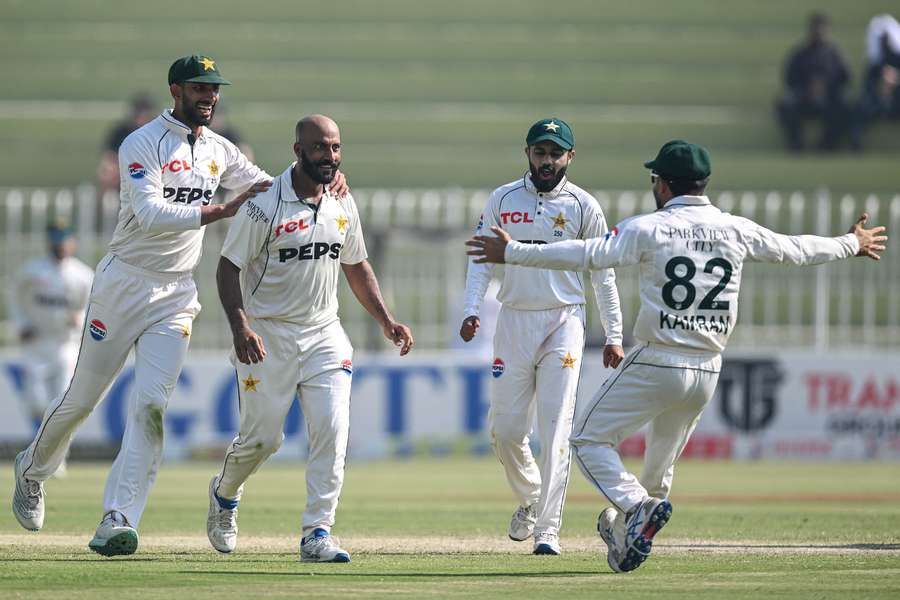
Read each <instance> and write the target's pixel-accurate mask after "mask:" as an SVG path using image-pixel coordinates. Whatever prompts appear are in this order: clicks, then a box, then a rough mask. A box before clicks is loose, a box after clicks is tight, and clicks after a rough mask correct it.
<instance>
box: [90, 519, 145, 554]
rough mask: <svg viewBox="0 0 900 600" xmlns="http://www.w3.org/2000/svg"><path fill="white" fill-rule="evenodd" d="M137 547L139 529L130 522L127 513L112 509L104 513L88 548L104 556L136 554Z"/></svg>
mask: <svg viewBox="0 0 900 600" xmlns="http://www.w3.org/2000/svg"><path fill="white" fill-rule="evenodd" d="M137 547H138V534H137V531H136V530H135V528H134V527H132V526H131V525H129V524H128V519H126V518H125V515H123V514H122V513H120V512H119V511H117V510H111V511H109V512H108V513H106V514H105V515H103V520H102V521H100V525H99V526H98V527H97V532H96V533H95V534H94V539H92V540H91V541H90V542H88V548H90V549H91V550H93V551H94V552H96V553H97V554H102V555H103V556H124V555H128V554H134V553H135V551H136V550H137Z"/></svg>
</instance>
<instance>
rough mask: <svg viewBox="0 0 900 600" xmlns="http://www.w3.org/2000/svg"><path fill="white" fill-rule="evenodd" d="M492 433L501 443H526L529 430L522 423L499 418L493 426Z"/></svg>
mask: <svg viewBox="0 0 900 600" xmlns="http://www.w3.org/2000/svg"><path fill="white" fill-rule="evenodd" d="M491 434H492V437H493V439H494V440H495V441H496V442H497V443H500V444H524V443H525V438H526V437H527V436H528V431H526V429H525V427H524V426H523V425H522V424H521V423H516V422H511V421H506V422H504V421H500V420H498V421H495V422H494V423H493V425H492V426H491Z"/></svg>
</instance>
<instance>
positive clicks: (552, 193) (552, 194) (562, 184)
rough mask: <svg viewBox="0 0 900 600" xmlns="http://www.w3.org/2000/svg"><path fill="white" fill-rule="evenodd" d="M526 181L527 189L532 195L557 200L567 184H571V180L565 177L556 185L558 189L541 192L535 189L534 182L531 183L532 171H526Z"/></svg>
mask: <svg viewBox="0 0 900 600" xmlns="http://www.w3.org/2000/svg"><path fill="white" fill-rule="evenodd" d="M523 179H524V181H525V189H526V190H528V191H529V192H531V193H532V194H536V195H538V196H540V197H541V198H551V199H552V198H556V197H557V196H559V195H560V194H561V193H562V191H563V188H565V187H566V184H567V183H569V178H568V177H566V176H565V175H563V178H562V179H561V180H560V181H559V183H557V184H556V187H555V188H553V189H552V190H550V191H549V192H539V191H538V189H537V188H536V187H534V182H533V181H531V171H526V172H525V176H524V177H523Z"/></svg>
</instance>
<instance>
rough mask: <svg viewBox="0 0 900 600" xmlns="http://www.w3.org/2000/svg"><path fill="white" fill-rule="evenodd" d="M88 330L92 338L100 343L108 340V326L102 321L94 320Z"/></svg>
mask: <svg viewBox="0 0 900 600" xmlns="http://www.w3.org/2000/svg"><path fill="white" fill-rule="evenodd" d="M88 330H89V331H90V332H91V337H92V338H94V339H95V340H97V341H98V342H102V341H103V340H105V339H106V325H104V324H103V321H101V320H100V319H94V320H92V321H91V322H90V324H89V325H88Z"/></svg>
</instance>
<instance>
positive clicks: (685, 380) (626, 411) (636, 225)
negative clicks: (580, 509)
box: [467, 140, 887, 572]
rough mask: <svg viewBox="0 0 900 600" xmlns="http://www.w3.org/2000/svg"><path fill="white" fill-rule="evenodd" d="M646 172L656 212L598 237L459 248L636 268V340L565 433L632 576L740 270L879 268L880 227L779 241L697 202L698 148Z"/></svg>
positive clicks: (720, 340)
mask: <svg viewBox="0 0 900 600" xmlns="http://www.w3.org/2000/svg"><path fill="white" fill-rule="evenodd" d="M645 166H646V167H647V168H649V169H651V170H652V175H651V179H652V182H653V195H654V196H655V198H656V205H657V207H658V210H657V211H656V212H653V213H650V214H645V215H638V216H635V217H632V218H630V219H626V220H625V221H623V222H622V223H620V224H619V225H618V226H617V227H615V228H613V230H612V231H610V233H609V234H607V235H606V236H605V237H604V238H602V239H594V240H586V241H580V240H572V241H565V242H560V243H557V244H547V245H543V246H535V245H529V244H521V243H518V242H515V241H512V240H511V237H510V236H509V234H507V233H506V232H505V231H503V230H502V229H499V228H494V229H493V231H494V233H496V234H497V235H498V236H499V237H488V236H477V237H475V238H474V239H473V240H470V241H469V242H467V244H468V245H469V246H471V247H472V248H474V249H473V250H470V251H469V254H470V255H473V256H476V257H480V258H478V259H477V261H480V262H491V263H503V262H506V263H508V264H512V265H520V266H529V267H538V268H541V269H563V270H581V269H602V268H610V267H624V266H629V265H639V269H640V271H639V282H640V296H641V307H640V312H639V314H638V317H637V323H636V324H635V328H634V335H635V338H636V340H637V344H636V345H635V347H634V348H633V349H632V350H631V351H630V352H629V354H628V355H627V356H626V357H625V360H624V361H623V362H622V364H621V366H620V367H619V368H618V369H617V370H616V372H615V373H614V374H613V375H612V376H611V377H610V378H609V379H608V380H607V381H606V382H605V383H604V384H603V386H602V387H601V388H600V390H599V392H597V394H596V395H595V396H594V397H593V398H592V399H591V400H590V402H589V404H588V405H587V406H586V407H584V410H580V411H579V416H578V420H577V422H576V423H575V428H574V432H573V434H572V446H573V453H574V455H575V460H576V462H577V463H578V465H579V467H580V468H581V470H582V472H583V473H584V474H585V476H586V477H587V478H588V479H589V480H590V481H591V482H592V483H593V484H594V485H595V486H596V487H597V488H598V489H599V490H600V491H601V492H602V493H603V494H604V495H605V496H606V497H607V498H608V499H609V501H610V502H611V503H612V504H613V507H611V508H607V509H606V510H604V511H603V512H602V513H601V515H600V518H599V520H598V531H599V532H600V535H601V537H602V538H603V539H604V541H605V542H606V543H607V546H608V553H607V561H608V563H609V565H610V567H611V568H612V569H613V570H614V571H619V572H621V571H631V570H633V569H636V568H637V567H639V566H640V565H641V564H642V563H643V562H644V560H646V558H647V556H648V555H649V553H650V549H651V545H652V541H653V537H654V536H655V535H656V533H657V532H658V531H659V529H660V528H661V527H662V526H663V525H665V524H666V522H667V521H668V520H669V517H670V516H671V513H672V505H671V503H670V502H669V501H668V500H667V498H668V496H669V492H670V489H671V486H672V476H673V473H674V465H675V461H676V460H677V459H678V456H679V455H680V454H681V451H682V450H683V449H684V447H685V445H686V444H687V441H688V438H689V437H690V435H691V432H692V431H693V430H694V427H695V426H696V424H697V421H698V420H699V418H700V415H701V413H702V412H703V409H704V407H705V406H706V405H707V403H708V402H709V400H710V399H711V398H712V395H713V391H714V390H715V387H716V382H717V381H718V378H719V370H720V368H721V364H722V358H721V352H722V351H723V350H724V348H725V345H726V343H727V342H728V337H729V336H730V335H731V333H732V331H734V327H735V324H736V322H737V308H738V292H739V289H740V283H741V274H742V272H743V267H744V263H745V262H749V261H762V262H770V263H788V264H795V265H815V264H820V263H825V262H829V261H833V260H840V259H843V258H848V257H851V256H867V257H870V258H873V259H876V260H877V259H878V258H879V255H878V252H881V251H883V250H884V242H885V240H886V239H887V238H886V236H884V235H881V233H882V232H883V231H884V227H875V228H873V229H865V223H866V220H867V218H868V217H867V215H863V216H862V217H860V219H859V221H858V222H857V223H856V224H855V225H854V226H853V227H852V228H851V230H850V233H848V234H846V235H842V236H839V237H835V238H825V237H818V236H811V235H800V236H788V235H781V234H778V233H775V232H772V231H770V230H768V229H766V228H764V227H762V226H760V225H758V224H757V223H754V222H753V221H750V220H749V219H745V218H743V217H737V216H733V215H730V214H727V213H723V212H722V211H721V210H719V209H718V208H716V207H715V206H713V205H712V204H711V203H710V201H709V198H707V197H706V196H705V195H704V192H705V189H706V185H707V182H708V179H709V176H710V173H711V169H710V161H709V155H708V153H707V151H706V150H705V149H704V148H702V147H700V146H696V145H694V144H690V143H687V142H684V141H681V140H674V141H671V142H669V143H667V144H665V145H664V146H663V147H662V149H661V150H660V151H659V154H658V155H657V157H656V158H655V159H654V160H652V161H650V162H647V163H645ZM644 425H648V430H647V448H646V451H645V455H644V471H643V473H642V475H641V477H640V479H638V478H637V477H635V476H634V475H632V474H631V473H629V472H628V471H627V470H626V469H625V466H624V465H623V464H622V461H621V459H620V457H619V454H618V452H617V451H616V447H617V446H618V445H619V443H620V442H622V441H623V440H624V439H625V438H627V437H628V436H630V435H632V434H633V433H635V432H637V431H638V430H639V429H640V428H641V427H643V426H644Z"/></svg>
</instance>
